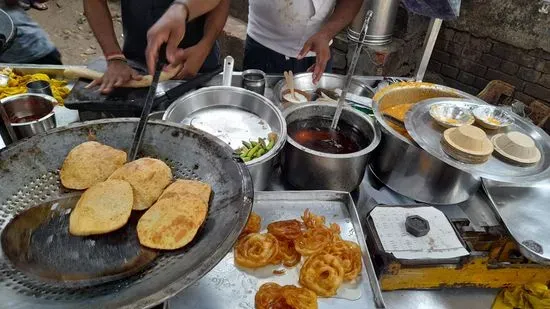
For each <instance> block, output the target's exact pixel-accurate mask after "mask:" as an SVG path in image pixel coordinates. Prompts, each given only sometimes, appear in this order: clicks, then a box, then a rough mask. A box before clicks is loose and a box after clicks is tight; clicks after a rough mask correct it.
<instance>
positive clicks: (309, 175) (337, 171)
mask: <svg viewBox="0 0 550 309" xmlns="http://www.w3.org/2000/svg"><path fill="white" fill-rule="evenodd" d="M335 111H336V105H334V104H328V103H307V104H302V105H297V106H294V107H291V108H289V109H287V110H285V113H284V115H285V119H286V121H287V123H289V124H290V123H292V122H294V121H298V120H304V119H310V118H312V117H323V118H329V119H330V118H332V116H333V115H334V112H335ZM340 119H341V120H340V121H345V122H346V123H347V124H348V125H352V126H353V127H355V128H356V129H357V130H358V131H359V132H360V133H361V134H363V135H364V137H366V138H367V139H368V140H370V144H369V145H368V146H366V147H365V148H363V149H361V150H359V151H357V152H353V153H348V154H331V153H325V152H320V151H315V150H312V149H309V148H307V147H304V146H302V145H300V144H299V143H298V142H296V141H295V140H294V139H293V138H292V137H290V135H289V136H288V137H287V142H288V143H287V145H286V147H285V149H284V156H283V174H284V176H285V178H286V180H287V181H288V182H289V183H290V184H292V185H293V186H295V187H298V188H301V189H308V190H338V191H347V192H350V191H353V190H354V189H355V188H357V187H358V186H359V184H360V183H361V181H362V180H363V176H364V174H365V169H366V166H367V164H368V162H369V158H370V156H371V154H372V152H373V151H374V149H375V148H376V147H377V146H378V144H379V142H380V130H379V129H378V127H377V126H376V124H375V122H374V121H373V120H372V118H370V117H369V116H367V115H365V114H363V113H361V112H358V111H356V110H354V109H352V108H349V107H346V108H344V110H343V111H342V116H341V118H340Z"/></svg>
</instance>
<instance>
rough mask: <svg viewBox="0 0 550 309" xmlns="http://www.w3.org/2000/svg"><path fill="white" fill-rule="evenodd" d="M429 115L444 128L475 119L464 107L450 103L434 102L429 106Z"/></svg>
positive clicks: (458, 125) (467, 122)
mask: <svg viewBox="0 0 550 309" xmlns="http://www.w3.org/2000/svg"><path fill="white" fill-rule="evenodd" d="M430 116H432V118H433V120H435V122H437V123H438V124H439V125H441V126H443V127H445V128H455V127H460V126H463V125H467V124H472V123H474V121H475V118H474V115H473V114H472V112H471V111H470V110H469V109H468V108H465V107H459V106H456V105H454V104H451V103H441V104H434V105H432V106H431V107H430Z"/></svg>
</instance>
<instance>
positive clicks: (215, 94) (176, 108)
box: [162, 86, 287, 191]
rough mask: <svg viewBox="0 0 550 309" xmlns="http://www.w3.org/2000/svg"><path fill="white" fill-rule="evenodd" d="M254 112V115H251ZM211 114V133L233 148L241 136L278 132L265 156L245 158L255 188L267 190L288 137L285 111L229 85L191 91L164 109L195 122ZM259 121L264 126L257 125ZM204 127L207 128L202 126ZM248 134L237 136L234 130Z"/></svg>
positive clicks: (167, 115)
mask: <svg viewBox="0 0 550 309" xmlns="http://www.w3.org/2000/svg"><path fill="white" fill-rule="evenodd" d="M251 116H252V117H251ZM199 118H200V119H205V118H208V119H207V120H208V122H209V123H210V124H211V125H210V128H208V130H207V131H209V132H208V133H211V134H213V135H215V136H217V137H218V138H220V139H221V140H223V141H224V142H226V143H228V144H229V146H231V147H232V148H233V149H237V148H238V147H240V146H241V142H242V140H247V139H249V137H250V138H258V137H267V133H266V132H268V131H272V132H274V133H276V134H277V135H278V139H277V142H276V143H275V145H274V146H273V148H272V149H271V150H270V151H268V152H267V153H266V154H264V155H263V156H261V157H259V158H257V159H254V160H252V161H249V162H246V166H247V167H248V170H249V171H250V174H251V175H252V180H253V182H254V189H255V190H257V191H261V190H264V189H265V188H266V187H267V185H268V183H269V179H270V177H271V174H272V172H273V170H274V169H275V167H276V166H277V165H278V164H279V156H280V153H281V150H282V149H283V146H284V144H285V141H286V135H287V134H286V122H285V119H284V117H283V114H282V112H281V111H280V110H279V109H278V108H277V107H276V106H275V105H274V104H273V103H272V102H271V101H270V100H268V99H267V98H265V97H264V96H261V95H259V94H257V93H254V92H252V91H250V90H246V89H242V88H237V87H230V86H214V87H206V88H202V89H199V90H196V91H193V92H191V93H189V94H188V95H186V96H183V97H181V98H179V99H177V100H176V101H174V103H172V104H171V105H170V106H169V107H168V109H167V110H166V112H165V113H164V116H163V118H162V119H163V120H166V121H171V122H176V123H185V124H190V125H191V126H196V123H194V122H193V121H194V120H196V119H199ZM259 122H265V124H266V125H265V124H260V126H261V127H262V128H260V130H259V128H258V125H259ZM203 129H204V128H203ZM236 130H240V131H241V132H245V135H246V136H235V134H234V133H235V131H236Z"/></svg>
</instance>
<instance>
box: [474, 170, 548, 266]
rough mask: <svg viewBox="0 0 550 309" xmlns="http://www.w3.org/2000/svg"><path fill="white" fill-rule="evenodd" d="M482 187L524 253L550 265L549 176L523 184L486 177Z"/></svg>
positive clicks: (532, 259)
mask: <svg viewBox="0 0 550 309" xmlns="http://www.w3.org/2000/svg"><path fill="white" fill-rule="evenodd" d="M483 188H484V189H485V192H486V193H487V196H488V197H489V200H490V201H491V204H492V206H493V208H494V210H495V212H496V213H497V214H498V215H499V216H500V219H501V220H502V222H503V223H504V225H505V226H506V228H507V229H508V231H509V232H510V234H511V235H512V237H514V239H515V240H516V242H517V243H518V245H519V249H520V251H521V253H522V254H523V255H525V256H526V257H527V258H528V259H529V260H531V261H534V262H537V263H539V264H545V265H550V237H548V235H550V225H548V214H549V213H550V211H549V208H548V206H549V202H550V180H549V179H547V180H545V181H543V182H539V183H536V184H533V185H522V184H509V183H502V182H498V181H491V180H485V179H484V180H483Z"/></svg>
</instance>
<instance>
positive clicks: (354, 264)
mask: <svg viewBox="0 0 550 309" xmlns="http://www.w3.org/2000/svg"><path fill="white" fill-rule="evenodd" d="M323 252H326V253H330V254H332V255H334V256H336V257H338V258H340V260H341V261H342V266H343V267H344V281H351V280H353V279H355V278H357V276H358V275H359V273H360V272H361V267H362V263H361V248H360V247H359V245H358V244H356V243H354V242H351V241H336V242H334V243H332V244H330V245H328V246H327V247H326V248H325V249H324V250H323Z"/></svg>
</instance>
